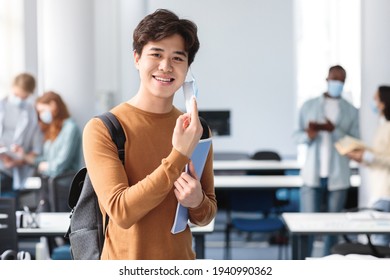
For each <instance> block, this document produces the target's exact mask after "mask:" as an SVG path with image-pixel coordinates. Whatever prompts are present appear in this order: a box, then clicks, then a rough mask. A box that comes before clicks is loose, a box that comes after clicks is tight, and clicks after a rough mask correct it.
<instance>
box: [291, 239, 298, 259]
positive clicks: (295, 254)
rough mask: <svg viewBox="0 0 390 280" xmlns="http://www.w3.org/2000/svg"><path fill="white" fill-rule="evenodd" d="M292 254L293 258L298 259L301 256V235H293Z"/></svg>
mask: <svg viewBox="0 0 390 280" xmlns="http://www.w3.org/2000/svg"><path fill="white" fill-rule="evenodd" d="M291 249H292V252H291V256H292V259H293V260H298V259H299V258H298V257H299V251H300V250H299V236H297V235H295V234H293V235H292V236H291Z"/></svg>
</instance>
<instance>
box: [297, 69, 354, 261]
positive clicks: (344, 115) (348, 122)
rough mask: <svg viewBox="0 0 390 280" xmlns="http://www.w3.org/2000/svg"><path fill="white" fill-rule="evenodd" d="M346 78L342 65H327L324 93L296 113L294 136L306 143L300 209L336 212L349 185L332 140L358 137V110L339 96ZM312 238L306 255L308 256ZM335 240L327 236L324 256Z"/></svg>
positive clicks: (345, 160) (344, 159) (343, 159)
mask: <svg viewBox="0 0 390 280" xmlns="http://www.w3.org/2000/svg"><path fill="white" fill-rule="evenodd" d="M345 79H346V71H345V70H344V68H343V67H341V66H340V65H335V66H332V67H330V69H329V73H328V77H327V79H326V80H327V83H328V90H327V92H325V93H324V94H322V95H321V96H318V97H316V98H312V99H310V100H307V101H306V102H305V103H304V104H303V105H302V107H301V109H300V112H299V118H298V124H297V129H296V130H295V132H294V135H293V138H294V140H295V142H296V143H297V144H306V146H307V154H306V159H305V163H304V165H303V167H302V170H301V176H302V178H303V183H304V186H303V187H302V188H301V211H302V212H339V211H340V210H342V209H343V208H344V206H345V202H346V198H347V190H348V188H349V187H350V175H351V173H350V167H349V159H348V158H347V157H344V156H341V155H340V154H339V153H338V152H337V150H336V149H335V147H334V143H335V142H336V141H338V140H339V139H341V138H342V137H344V136H346V135H349V136H352V137H355V138H359V136H360V133H359V116H358V110H357V109H356V108H355V107H354V106H353V105H352V104H350V103H349V102H348V101H346V100H345V99H344V98H342V97H341V93H342V91H343V86H344V82H345ZM312 241H313V240H311V241H310V242H309V246H308V250H309V251H308V252H307V253H308V255H311V251H312ZM336 242H337V239H336V237H334V236H327V237H326V238H325V244H324V252H323V255H328V254H330V248H331V247H332V246H333V244H335V243H336Z"/></svg>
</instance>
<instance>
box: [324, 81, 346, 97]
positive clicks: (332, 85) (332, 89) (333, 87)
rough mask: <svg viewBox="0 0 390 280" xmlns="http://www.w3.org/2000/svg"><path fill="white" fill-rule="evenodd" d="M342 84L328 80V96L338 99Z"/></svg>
mask: <svg viewBox="0 0 390 280" xmlns="http://www.w3.org/2000/svg"><path fill="white" fill-rule="evenodd" d="M343 88H344V83H343V82H340V81H338V80H329V81H328V94H329V95H330V96H331V97H334V98H338V97H340V96H341V93H342V92H343Z"/></svg>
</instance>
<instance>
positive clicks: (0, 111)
mask: <svg viewBox="0 0 390 280" xmlns="http://www.w3.org/2000/svg"><path fill="white" fill-rule="evenodd" d="M34 89H35V79H34V77H33V76H32V75H31V74H28V73H21V74H19V75H18V76H16V77H15V79H14V81H13V85H12V93H11V94H9V95H8V96H7V97H5V98H4V99H2V100H0V146H1V148H2V149H3V151H8V152H7V153H2V154H1V155H0V174H1V187H0V192H1V194H2V195H10V196H14V197H17V193H18V190H20V189H23V188H24V183H25V180H26V178H27V177H29V176H31V175H32V174H33V173H34V171H35V168H34V167H33V166H31V165H29V164H26V163H25V162H24V161H23V160H21V159H19V158H18V157H17V155H16V154H14V153H13V152H14V147H15V146H20V147H22V148H23V149H24V150H25V151H26V153H27V154H30V155H38V154H40V153H41V151H42V144H43V139H42V134H41V132H40V129H39V126H38V118H37V113H36V111H35V109H34V105H33V104H32V102H31V100H30V99H31V96H32V94H33V92H34Z"/></svg>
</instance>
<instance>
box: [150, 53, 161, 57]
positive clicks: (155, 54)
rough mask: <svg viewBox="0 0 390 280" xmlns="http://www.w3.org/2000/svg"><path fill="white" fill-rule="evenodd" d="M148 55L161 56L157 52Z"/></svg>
mask: <svg viewBox="0 0 390 280" xmlns="http://www.w3.org/2000/svg"><path fill="white" fill-rule="evenodd" d="M150 56H154V57H161V54H159V53H151V54H150Z"/></svg>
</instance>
